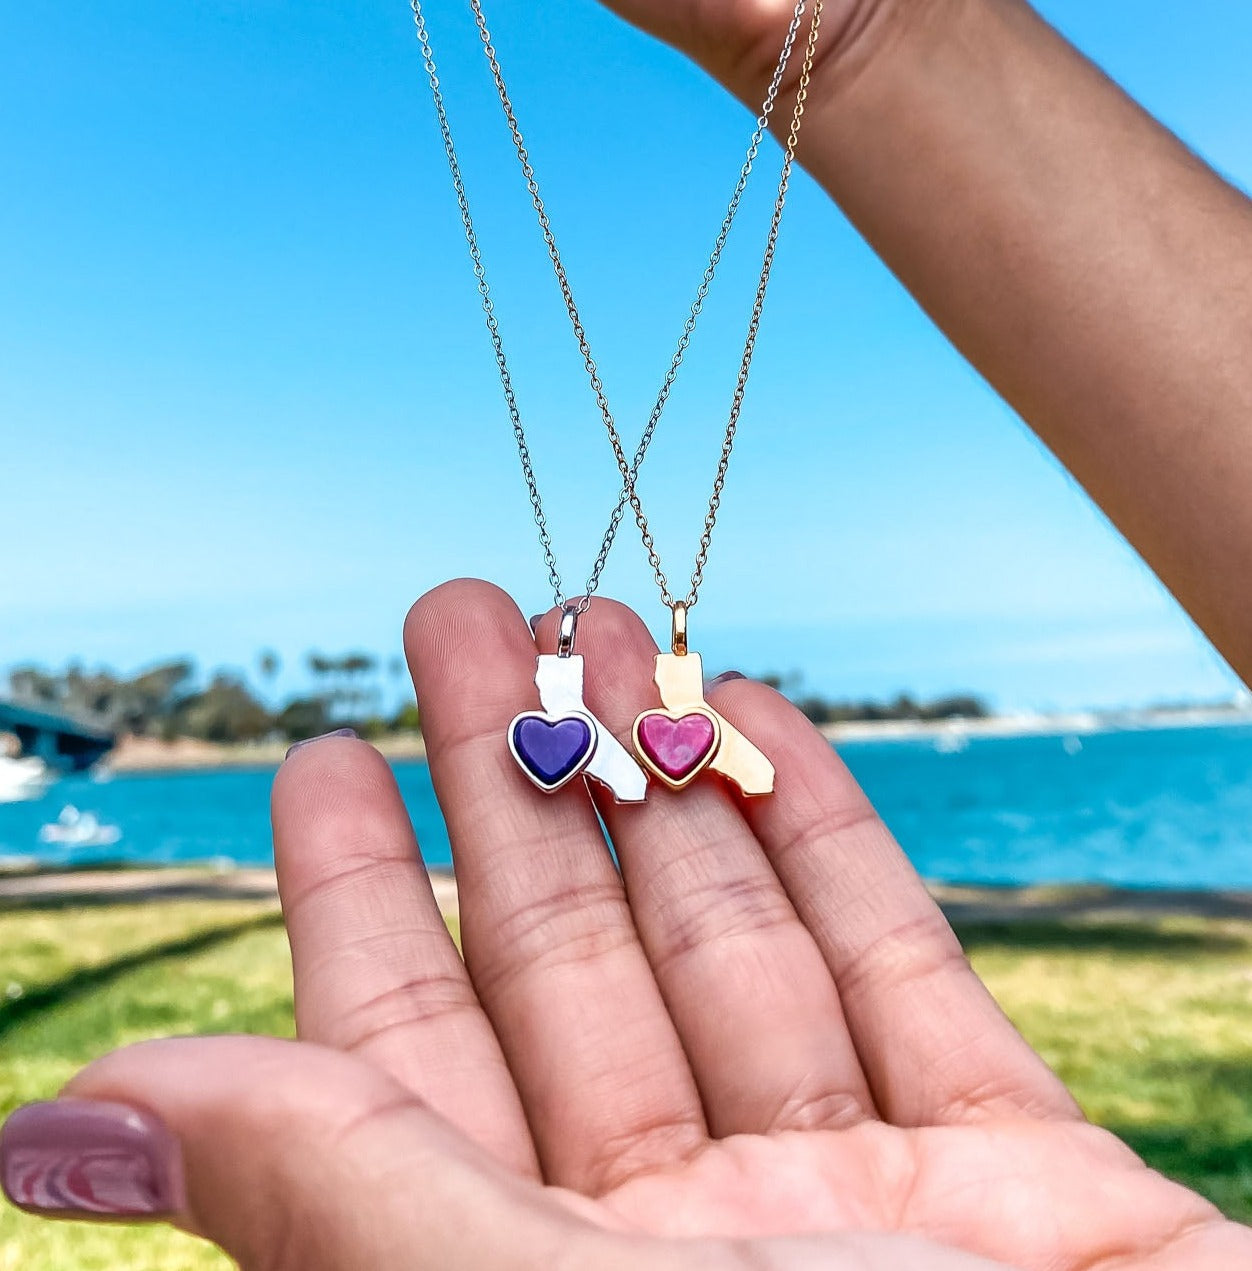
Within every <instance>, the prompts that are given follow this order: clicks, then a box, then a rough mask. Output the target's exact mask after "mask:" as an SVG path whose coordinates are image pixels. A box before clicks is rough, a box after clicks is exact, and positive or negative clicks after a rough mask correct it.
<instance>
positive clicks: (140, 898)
mask: <svg viewBox="0 0 1252 1271" xmlns="http://www.w3.org/2000/svg"><path fill="white" fill-rule="evenodd" d="M427 873H428V875H429V877H430V880H431V887H432V888H433V890H434V893H435V898H436V900H437V901H438V902H439V906H440V908H441V910H442V911H443V912H444V913H445V914H446V915H449V916H455V915H456V914H457V913H458V912H459V904H458V897H457V884H456V876H455V875H454V874H453V872H452V870H450V869H439V868H435V869H430V870H428V871H427ZM926 887H927V890H928V891H929V892H930V894H931V895H932V896H933V897H934V898H935V900H936V901H937V902H938V904H939V906H940V908H941V909H942V910H943V911H944V913H945V914H946V915H947V917H948V919H949V921H951V922H953V923H954V924H962V923H965V924H977V925H995V924H1000V923H1010V924H1012V923H1030V922H1056V921H1082V922H1111V921H1119V920H1120V921H1126V920H1130V921H1147V920H1161V919H1166V918H1202V919H1206V920H1210V921H1247V922H1252V891H1241V890H1231V891H1199V890H1194V889H1165V888H1162V889H1150V888H1143V889H1138V888H1129V887H1110V886H1105V885H1102V884H1059V885H1058V884H1041V885H1030V886H1023V887H1015V886H1003V887H993V886H983V885H966V884H961V883H940V882H935V881H930V880H928V881H927V883H926ZM160 900H219V901H257V902H272V903H277V900H278V880H277V876H276V874H275V872H274V870H273V869H264V868H261V869H258V868H233V867H232V868H228V869H213V868H210V867H194V866H170V867H167V868H152V867H148V866H137V867H135V868H113V869H108V868H105V869H101V868H90V867H86V868H83V869H77V870H75V869H54V868H38V867H32V868H29V869H14V870H9V871H5V870H3V869H0V913H4V912H5V911H12V910H15V909H45V908H47V909H54V908H55V909H59V908H73V907H75V906H96V905H123V904H139V903H147V902H150V901H160Z"/></svg>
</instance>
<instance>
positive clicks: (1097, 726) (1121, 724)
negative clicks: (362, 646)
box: [104, 707, 1252, 775]
mask: <svg viewBox="0 0 1252 1271" xmlns="http://www.w3.org/2000/svg"><path fill="white" fill-rule="evenodd" d="M1240 725H1246V726H1249V727H1252V710H1246V709H1242V708H1234V707H1226V708H1222V707H1197V708H1193V709H1188V710H1147V711H1144V710H1136V711H1071V712H1066V713H1063V714H1055V715H1043V714H1029V713H1020V714H1012V715H992V716H989V717H987V718H985V719H945V720H918V719H900V720H865V721H849V722H846V723H839V724H826V725H822V726H821V727H820V728H819V731H820V732H821V734H822V736H823V737H825V738H826V739H827V740H828V741H830V742H832V743H834V744H835V745H838V744H839V743H840V742H854V743H855V742H902V741H931V742H933V743H934V744H935V747H936V749H939V750H959V749H963V748H964V746H965V745H966V744H967V743H968V742H970V741H973V740H978V739H982V738H986V739H1009V738H1018V737H1063V738H1067V739H1068V738H1071V737H1074V738H1079V739H1081V738H1083V737H1090V736H1094V735H1096V734H1100V733H1116V732H1150V731H1160V730H1168V729H1177V728H1221V727H1238V726H1240ZM372 744H373V745H374V746H375V747H376V748H377V749H378V750H379V752H380V753H381V754H382V755H383V757H384V758H386V759H389V760H393V761H395V762H399V763H420V762H422V761H424V760H425V758H426V743H425V741H424V739H423V738H422V736H421V734H420V733H397V734H392V735H389V736H386V737H379V738H376V739H374V740H373V741H372ZM286 753H287V743H286V742H252V743H239V744H224V743H219V742H209V741H196V740H193V739H192V738H187V737H183V738H179V739H177V740H175V741H161V740H159V739H157V738H153V737H124V738H123V739H122V740H121V742H120V743H119V744H118V746H117V748H116V749H115V750H114V751H113V752H112V754H111V755H110V756H109V757H108V759H107V760H106V761H105V765H104V766H105V770H106V771H108V772H111V773H117V774H125V775H130V774H132V773H161V772H212V771H229V770H242V769H274V768H277V767H278V766H279V764H281V763H282V761H283V758H284V756H285V755H286Z"/></svg>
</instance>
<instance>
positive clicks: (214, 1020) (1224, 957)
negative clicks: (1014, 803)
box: [0, 901, 1252, 1271]
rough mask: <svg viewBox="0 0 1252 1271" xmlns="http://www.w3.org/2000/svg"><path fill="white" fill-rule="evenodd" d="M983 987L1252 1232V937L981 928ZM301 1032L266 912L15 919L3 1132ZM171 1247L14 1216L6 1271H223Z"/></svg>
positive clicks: (1222, 927)
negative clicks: (239, 1048) (145, 1050)
mask: <svg viewBox="0 0 1252 1271" xmlns="http://www.w3.org/2000/svg"><path fill="white" fill-rule="evenodd" d="M961 936H962V938H963V940H964V941H965V944H966V948H967V949H968V950H969V952H970V955H971V957H972V959H973V961H974V965H975V966H976V967H977V969H978V971H979V973H980V974H981V975H982V976H983V977H984V979H985V980H986V981H987V983H988V985H989V986H990V987H991V990H992V991H993V992H994V993H995V995H996V996H997V998H998V999H999V1000H1000V1001H1001V1003H1002V1004H1003V1005H1004V1007H1005V1009H1006V1010H1007V1011H1008V1013H1009V1014H1010V1015H1011V1016H1012V1017H1013V1019H1014V1021H1015V1022H1016V1023H1017V1025H1018V1026H1019V1027H1020V1028H1021V1029H1022V1031H1023V1032H1024V1033H1025V1034H1026V1036H1027V1037H1028V1038H1029V1039H1030V1041H1031V1042H1032V1043H1033V1044H1034V1045H1035V1046H1036V1047H1038V1048H1039V1050H1040V1051H1041V1052H1042V1054H1043V1055H1044V1057H1045V1058H1046V1059H1047V1060H1048V1061H1049V1063H1051V1064H1052V1066H1053V1067H1054V1068H1055V1069H1056V1070H1057V1071H1058V1072H1059V1073H1060V1075H1061V1076H1062V1077H1063V1078H1064V1079H1065V1081H1066V1082H1067V1083H1068V1084H1069V1086H1070V1088H1071V1089H1072V1090H1073V1091H1074V1092H1075V1094H1076V1095H1077V1097H1078V1099H1079V1100H1080V1102H1081V1103H1082V1105H1083V1107H1084V1108H1085V1109H1086V1111H1087V1113H1088V1114H1089V1115H1090V1116H1091V1117H1092V1119H1093V1120H1095V1121H1098V1122H1099V1123H1101V1124H1103V1125H1107V1126H1109V1127H1110V1128H1112V1129H1114V1130H1116V1131H1117V1132H1118V1133H1119V1134H1120V1135H1122V1137H1123V1138H1125V1139H1126V1140H1127V1141H1128V1142H1129V1143H1130V1144H1131V1145H1132V1146H1133V1147H1134V1148H1135V1149H1136V1150H1137V1151H1139V1152H1140V1153H1141V1154H1142V1155H1143V1156H1144V1157H1145V1158H1146V1159H1147V1160H1148V1161H1149V1162H1150V1163H1151V1164H1153V1165H1154V1166H1156V1167H1157V1168H1159V1169H1161V1170H1163V1171H1165V1172H1166V1173H1168V1174H1171V1175H1173V1176H1174V1177H1176V1178H1179V1179H1181V1180H1182V1181H1184V1182H1186V1183H1188V1184H1189V1185H1190V1186H1192V1187H1195V1188H1197V1189H1198V1190H1199V1191H1201V1192H1204V1193H1205V1194H1206V1195H1208V1196H1210V1197H1211V1198H1212V1199H1213V1200H1214V1201H1215V1202H1216V1203H1217V1204H1219V1205H1220V1206H1221V1207H1222V1208H1223V1209H1224V1210H1225V1211H1226V1212H1227V1213H1229V1214H1230V1215H1231V1216H1233V1217H1236V1218H1239V1219H1241V1220H1243V1221H1252V1035H1250V1034H1249V1030H1248V1027H1247V1021H1248V1019H1249V1017H1250V1015H1252V923H1249V922H1241V921H1235V920H1231V921H1223V920H1213V919H1199V918H1163V919H1160V918H1143V919H1133V920H1132V919H1127V918H1122V917H1119V918H1118V919H1117V920H1116V921H1094V920H1090V919H1067V918H1057V919H1055V920H1048V921H1035V920H1030V919H1027V920H1024V921H1013V922H1006V923H1000V924H996V923H981V924H979V925H973V926H965V927H964V928H962V929H961ZM202 1032H259V1033H272V1034H277V1035H280V1036H289V1035H291V1032H292V1019H291V981H290V966H289V962H288V957H287V949H286V941H285V938H284V935H283V931H282V927H281V924H280V922H279V919H278V916H277V914H276V912H275V910H274V908H273V907H272V905H269V904H266V903H233V902H224V901H212V902H205V901H166V902H161V903H152V904H147V905H142V906H141V905H92V906H80V907H67V908H18V909H10V910H7V911H0V1114H2V1113H6V1112H8V1111H9V1110H10V1109H12V1108H13V1107H15V1106H16V1105H17V1104H19V1103H22V1102H25V1101H27V1100H31V1099H40V1098H47V1097H50V1096H51V1095H53V1094H55V1092H56V1090H57V1089H58V1087H59V1086H60V1085H61V1083H62V1082H64V1081H65V1080H66V1079H68V1078H69V1077H70V1076H71V1075H72V1074H73V1073H74V1072H75V1071H77V1070H78V1068H79V1067H81V1066H82V1065H83V1064H85V1063H87V1062H88V1061H90V1060H91V1059H92V1058H94V1057H95V1056H97V1055H99V1054H100V1053H102V1052H103V1051H105V1050H109V1049H112V1048H113V1047H116V1046H121V1045H125V1044H126V1043H128V1042H132V1041H137V1040H139V1039H141V1038H147V1037H153V1036H160V1035H165V1034H171V1033H202ZM230 1265H231V1264H230V1263H229V1262H228V1260H227V1259H225V1258H224V1257H223V1256H222V1255H221V1254H219V1253H217V1252H215V1251H214V1250H212V1249H209V1248H207V1247H206V1246H204V1245H202V1244H199V1243H197V1242H194V1241H192V1240H190V1239H188V1238H186V1237H183V1236H181V1235H179V1234H177V1233H175V1232H172V1231H169V1230H166V1229H163V1228H153V1229H129V1228H122V1227H93V1226H87V1225H81V1224H53V1223H46V1222H41V1221H38V1220H36V1219H31V1218H27V1217H25V1216H23V1215H21V1214H18V1213H16V1212H15V1211H13V1210H11V1209H9V1208H7V1207H0V1271H17V1269H18V1268H21V1271H28V1269H32V1271H43V1269H44V1268H56V1269H57V1271H97V1269H98V1271H106V1269H107V1271H112V1269H113V1268H118V1267H126V1268H130V1269H132V1271H156V1269H157V1268H159V1269H160V1271H210V1269H223V1268H227V1267H229V1266H230Z"/></svg>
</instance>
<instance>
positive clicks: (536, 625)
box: [530, 613, 543, 635]
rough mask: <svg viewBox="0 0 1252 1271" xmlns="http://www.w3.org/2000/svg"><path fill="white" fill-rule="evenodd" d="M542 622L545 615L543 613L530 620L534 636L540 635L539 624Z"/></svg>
mask: <svg viewBox="0 0 1252 1271" xmlns="http://www.w3.org/2000/svg"><path fill="white" fill-rule="evenodd" d="M542 621H543V614H541V613H537V614H535V616H534V617H533V618H532V619H531V620H530V630H531V634H532V635H538V634H539V624H540V623H541V622H542Z"/></svg>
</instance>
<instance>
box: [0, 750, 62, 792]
mask: <svg viewBox="0 0 1252 1271" xmlns="http://www.w3.org/2000/svg"><path fill="white" fill-rule="evenodd" d="M51 784H52V774H51V773H50V772H49V771H48V766H47V764H45V763H44V761H43V760H42V759H10V758H9V757H8V756H7V755H0V803H25V802H26V801H27V800H29V799H39V798H42V797H43V793H44V791H45V790H47V788H48V787H49V786H50V785H51Z"/></svg>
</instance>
